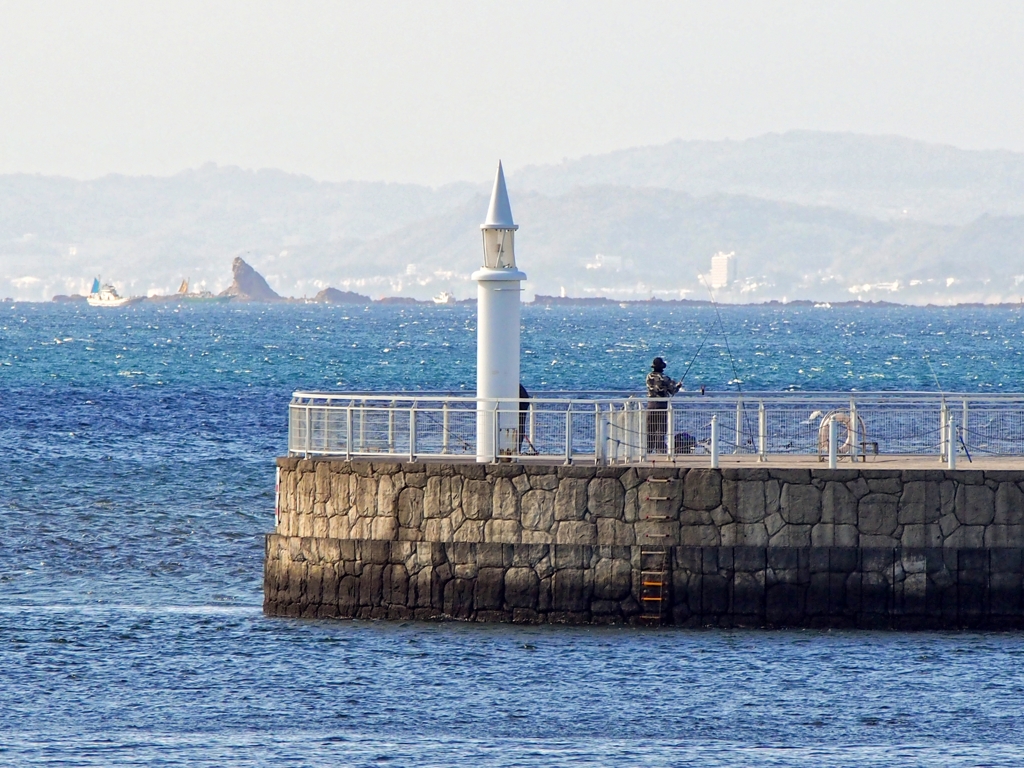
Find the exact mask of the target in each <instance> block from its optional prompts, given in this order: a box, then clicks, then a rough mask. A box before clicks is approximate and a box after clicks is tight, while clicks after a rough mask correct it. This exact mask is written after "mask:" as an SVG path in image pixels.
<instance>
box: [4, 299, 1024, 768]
mask: <svg viewBox="0 0 1024 768" xmlns="http://www.w3.org/2000/svg"><path fill="white" fill-rule="evenodd" d="M523 326H524V330H523V378H524V381H525V382H526V384H527V386H528V388H530V389H531V390H533V391H538V392H539V391H544V390H566V389H573V390H575V389H632V390H637V389H639V387H640V386H641V382H642V378H643V376H644V374H645V373H646V370H647V366H648V364H649V360H650V358H651V357H652V356H653V355H655V354H661V355H662V356H664V357H665V358H666V359H667V360H668V361H669V373H671V374H673V375H675V376H677V377H678V376H681V375H682V373H683V372H684V371H686V370H687V368H688V367H689V371H688V373H687V387H690V388H696V387H699V386H701V385H705V386H707V387H708V388H710V389H729V388H733V387H736V386H737V384H736V381H737V380H740V381H741V382H742V383H741V384H740V385H739V386H742V387H743V388H744V389H746V390H756V389H765V390H774V389H787V388H799V389H805V390H850V389H861V390H864V389H923V390H934V389H936V388H937V387H941V388H942V389H944V390H947V391H950V390H961V391H1019V390H1021V389H1024V384H1022V382H1021V373H1022V371H1024V365H1022V359H1021V353H1022V351H1024V322H1022V318H1021V315H1020V313H1019V312H1017V311H1016V310H1010V309H995V308H991V309H980V308H979V309H957V310H951V309H911V308H836V309H831V310H828V309H811V308H792V307H774V308H770V307H766V308H750V307H746V308H737V307H733V308H729V307H725V308H722V310H721V324H720V325H719V318H718V315H717V314H716V312H715V310H714V309H713V308H678V307H677V308H668V307H660V308H659V307H632V308H629V309H621V308H618V307H607V308H586V309H584V308H556V309H551V310H545V309H543V308H540V307H526V308H525V309H524V313H523ZM723 327H724V329H725V330H726V331H727V335H723V334H722V332H721V331H722V328H723ZM474 328H475V323H474V314H473V311H472V309H468V308H462V307H454V308H453V307H434V306H415V307H404V308H403V307H393V306H392V307H388V306H374V307H372V308H365V309H364V308H362V307H324V306H315V305H289V306H257V305H250V306H230V305H228V306H203V305H192V306H187V307H180V308H179V307H175V306H170V305H150V306H147V305H140V306H136V307H129V308H125V309H119V310H101V309H93V308H88V307H83V306H56V305H53V306H51V305H39V304H14V305H10V304H2V305H0V441H2V443H0V444H2V446H3V450H2V453H0V764H3V765H19V766H20V765H76V766H77V765H97V766H99V765H103V766H106V765H194V766H220V765H325V766H327V765H332V766H333V765H381V764H391V765H473V766H513V765H515V766H519V765H536V766H549V765H552V766H591V765H629V766H632V765H637V766H680V765H702V766H704V765H707V766H717V765H722V766H725V765H764V766H819V765H869V766H888V765H922V766H974V765H1021V764H1024V636H1021V635H1019V634H1015V633H1006V634H997V633H989V634H973V633H920V634H887V633H869V632H811V631H804V632H754V631H729V632H724V631H711V630H707V631H683V630H675V629H670V628H666V629H662V630H656V631H652V630H638V629H632V628H601V629H597V628H568V627H510V626H476V625H465V624H456V623H448V624H420V623H413V622H402V623H399V622H392V623H389V622H355V621H341V622H320V621H310V620H294V619H279V618H265V617H264V616H263V615H262V614H261V612H260V604H261V599H262V595H261V591H260V590H261V567H262V554H263V550H262V535H263V534H264V533H266V532H267V531H269V530H270V529H271V527H272V525H273V477H274V470H273V458H274V457H275V456H276V455H279V454H281V453H282V452H283V450H284V445H285V425H286V405H287V402H288V399H289V396H290V393H291V392H292V391H293V390H294V389H298V388H356V389H385V390H393V389H431V390H437V389H446V390H453V391H458V390H460V389H466V390H468V391H470V392H471V391H472V389H473V381H474V359H475V337H474ZM698 349H699V350H700V353H699V354H697V355H696V357H695V353H696V352H697V351H698ZM926 358H927V362H926ZM691 361H692V366H691V365H690V364H691ZM929 363H930V365H931V367H929ZM933 371H934V374H933ZM936 379H938V381H936Z"/></svg>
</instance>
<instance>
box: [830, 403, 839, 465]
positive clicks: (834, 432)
mask: <svg viewBox="0 0 1024 768" xmlns="http://www.w3.org/2000/svg"><path fill="white" fill-rule="evenodd" d="M838 460H839V429H838V428H837V425H836V417H835V416H830V417H829V420H828V468H829V469H835V468H836V463H837V461H838Z"/></svg>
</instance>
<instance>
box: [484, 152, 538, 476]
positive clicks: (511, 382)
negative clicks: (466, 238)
mask: <svg viewBox="0 0 1024 768" xmlns="http://www.w3.org/2000/svg"><path fill="white" fill-rule="evenodd" d="M517 229H519V227H518V225H517V224H516V223H515V222H514V221H513V220H512V207H511V206H510V205H509V202H508V190H507V189H505V172H504V171H503V170H502V168H501V162H500V161H499V162H498V173H497V175H496V176H495V177H494V190H493V191H492V192H491V204H490V207H489V208H488V209H487V220H486V221H485V222H484V223H483V224H481V225H480V230H481V232H482V233H483V242H484V265H483V267H482V268H480V269H478V270H477V271H476V272H474V273H473V279H474V280H476V283H477V290H476V302H477V303H476V314H477V330H476V396H477V405H476V460H477V461H479V462H491V461H494V460H495V459H496V458H497V456H499V455H501V454H502V453H504V452H506V451H508V452H511V451H512V450H513V449H515V448H516V445H517V439H516V430H517V429H518V428H519V405H518V402H517V398H518V397H519V293H520V291H521V290H522V282H523V280H525V279H526V275H525V274H523V273H522V272H520V271H519V270H518V269H517V268H516V253H515V233H516V230H517ZM499 400H500V401H504V402H501V403H499V402H498V401H499Z"/></svg>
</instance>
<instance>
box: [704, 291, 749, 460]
mask: <svg viewBox="0 0 1024 768" xmlns="http://www.w3.org/2000/svg"><path fill="white" fill-rule="evenodd" d="M697 277H699V278H700V281H701V282H702V283H704V287H705V288H706V289H707V291H708V296H710V297H711V306H712V307H714V308H715V316H716V317H717V318H718V327H719V328H721V329H722V341H724V342H725V351H726V352H727V353H728V354H729V364H730V365H731V366H732V378H733V381H735V382H736V391H737V392H739V394H740V397H741V399H742V396H743V382H742V380H741V379H740V373H739V371H738V370H737V369H736V358H735V357H733V356H732V348H731V347H730V346H729V334H728V333H726V330H725V323H724V322H723V321H722V313H721V312H719V311H718V302H717V301H716V300H715V294H714V291H712V290H711V286H710V285H709V284H708V281H707V280H705V279H704V275H703V274H702V273H700V272H698V273H697ZM743 422H744V424H743V425H744V427H746V428H747V430H748V431H749V434H750V435H753V434H754V431H753V429H750V417H749V416H748V415H747V409H746V408H744V409H743ZM751 445H753V438H751Z"/></svg>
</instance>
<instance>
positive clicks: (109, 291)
mask: <svg viewBox="0 0 1024 768" xmlns="http://www.w3.org/2000/svg"><path fill="white" fill-rule="evenodd" d="M86 301H88V302H89V305H90V306H92V307H123V306H125V305H126V304H134V303H135V302H137V301H142V298H141V297H132V298H129V297H127V296H121V295H120V294H119V293H118V292H117V289H116V288H114V286H113V285H111V284H110V283H104V284H103V285H100V279H99V278H98V277H97V278H94V279H93V281H92V290H91V291H90V292H89V296H88V298H86Z"/></svg>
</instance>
